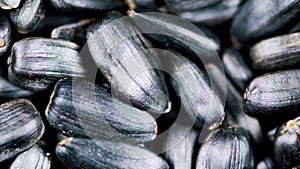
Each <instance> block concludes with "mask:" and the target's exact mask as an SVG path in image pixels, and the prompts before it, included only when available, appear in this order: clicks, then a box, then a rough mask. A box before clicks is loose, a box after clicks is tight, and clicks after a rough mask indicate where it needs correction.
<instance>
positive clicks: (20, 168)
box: [9, 143, 51, 169]
mask: <svg viewBox="0 0 300 169" xmlns="http://www.w3.org/2000/svg"><path fill="white" fill-rule="evenodd" d="M50 167H51V159H50V157H49V156H48V155H47V153H46V151H45V150H44V147H43V146H42V145H41V144H39V143H38V144H36V145H34V146H33V147H31V148H30V149H28V150H27V151H25V152H23V153H22V154H20V155H18V156H17V158H16V159H15V160H14V161H13V163H12V164H11V166H10V167H9V169H33V168H34V169H50Z"/></svg>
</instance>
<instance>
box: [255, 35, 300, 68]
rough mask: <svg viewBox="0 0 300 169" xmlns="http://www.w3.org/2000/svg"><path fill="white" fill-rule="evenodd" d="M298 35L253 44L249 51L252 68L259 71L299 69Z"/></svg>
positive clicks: (299, 50) (299, 44) (299, 48)
mask: <svg viewBox="0 0 300 169" xmlns="http://www.w3.org/2000/svg"><path fill="white" fill-rule="evenodd" d="M299 38H300V33H293V34H288V35H283V36H277V37H273V38H270V39H266V40H263V41H261V42H258V43H257V44H255V45H254V46H253V47H252V48H251V50H250V56H251V59H252V61H253V67H254V68H255V69H257V70H261V71H274V70H279V69H286V68H288V69H291V68H300V43H299Z"/></svg>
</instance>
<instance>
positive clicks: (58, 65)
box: [8, 38, 85, 91]
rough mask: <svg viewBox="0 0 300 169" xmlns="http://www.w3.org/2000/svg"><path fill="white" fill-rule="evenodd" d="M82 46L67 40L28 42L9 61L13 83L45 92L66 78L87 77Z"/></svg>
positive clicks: (17, 45)
mask: <svg viewBox="0 0 300 169" xmlns="http://www.w3.org/2000/svg"><path fill="white" fill-rule="evenodd" d="M78 51H79V46H78V45H76V44H75V43H72V42H70V41H65V40H56V39H47V38H27V39H23V40H21V41H18V42H16V43H15V44H14V46H13V48H12V54H11V56H10V58H9V68H8V69H9V70H8V77H9V80H10V81H11V82H12V83H13V84H15V85H18V86H20V87H22V88H26V89H29V90H33V91H43V90H46V89H48V88H49V87H50V86H51V85H54V84H55V82H56V81H58V80H59V79H62V78H64V77H84V74H85V70H84V68H83V67H82V62H81V58H80V56H79V52H78Z"/></svg>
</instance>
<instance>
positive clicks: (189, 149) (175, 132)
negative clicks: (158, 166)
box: [165, 124, 199, 169]
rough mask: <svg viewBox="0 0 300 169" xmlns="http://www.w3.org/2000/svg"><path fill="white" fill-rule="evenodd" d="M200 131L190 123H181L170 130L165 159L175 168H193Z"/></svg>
mask: <svg viewBox="0 0 300 169" xmlns="http://www.w3.org/2000/svg"><path fill="white" fill-rule="evenodd" d="M198 136H199V132H198V131H197V130H195V129H193V128H192V129H190V125H188V124H179V125H177V126H175V127H174V128H172V129H171V130H170V133H169V134H168V137H167V140H166V143H165V147H166V150H167V151H166V152H165V159H166V161H168V162H169V164H170V167H172V168H174V169H191V168H192V167H193V161H192V160H193V158H194V156H195V155H197V152H196V144H197V142H198Z"/></svg>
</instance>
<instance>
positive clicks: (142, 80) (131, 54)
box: [87, 11, 169, 114]
mask: <svg viewBox="0 0 300 169" xmlns="http://www.w3.org/2000/svg"><path fill="white" fill-rule="evenodd" d="M121 17H123V15H122V14H121V13H119V12H116V11H113V12H110V13H109V14H107V15H106V17H105V18H104V19H103V20H101V21H99V22H98V23H96V24H94V25H92V26H91V27H90V28H89V30H88V35H87V37H88V41H87V44H88V48H89V50H90V53H91V55H92V57H93V59H94V61H95V63H96V65H97V66H98V68H99V69H100V70H101V72H102V73H103V75H104V76H105V77H106V79H107V80H108V82H109V83H110V85H111V86H112V89H113V91H114V92H115V94H116V95H117V96H118V98H120V99H121V100H122V101H124V102H127V103H128V102H130V103H132V104H133V105H134V106H136V107H138V108H140V109H142V110H147V111H149V112H152V113H157V114H162V113H166V112H165V110H167V109H168V103H169V98H168V91H167V89H166V85H165V81H164V79H163V78H162V75H161V74H160V73H159V72H158V71H156V70H154V68H155V64H156V63H154V62H155V61H154V60H155V59H154V55H152V54H153V53H151V52H149V50H146V49H145V48H144V46H143V45H144V42H143V40H142V37H141V36H140V35H139V34H140V33H139V32H137V29H136V27H135V26H134V23H133V22H132V21H131V19H130V18H128V17H127V18H121ZM120 18H121V19H120ZM137 35H138V36H137Z"/></svg>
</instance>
